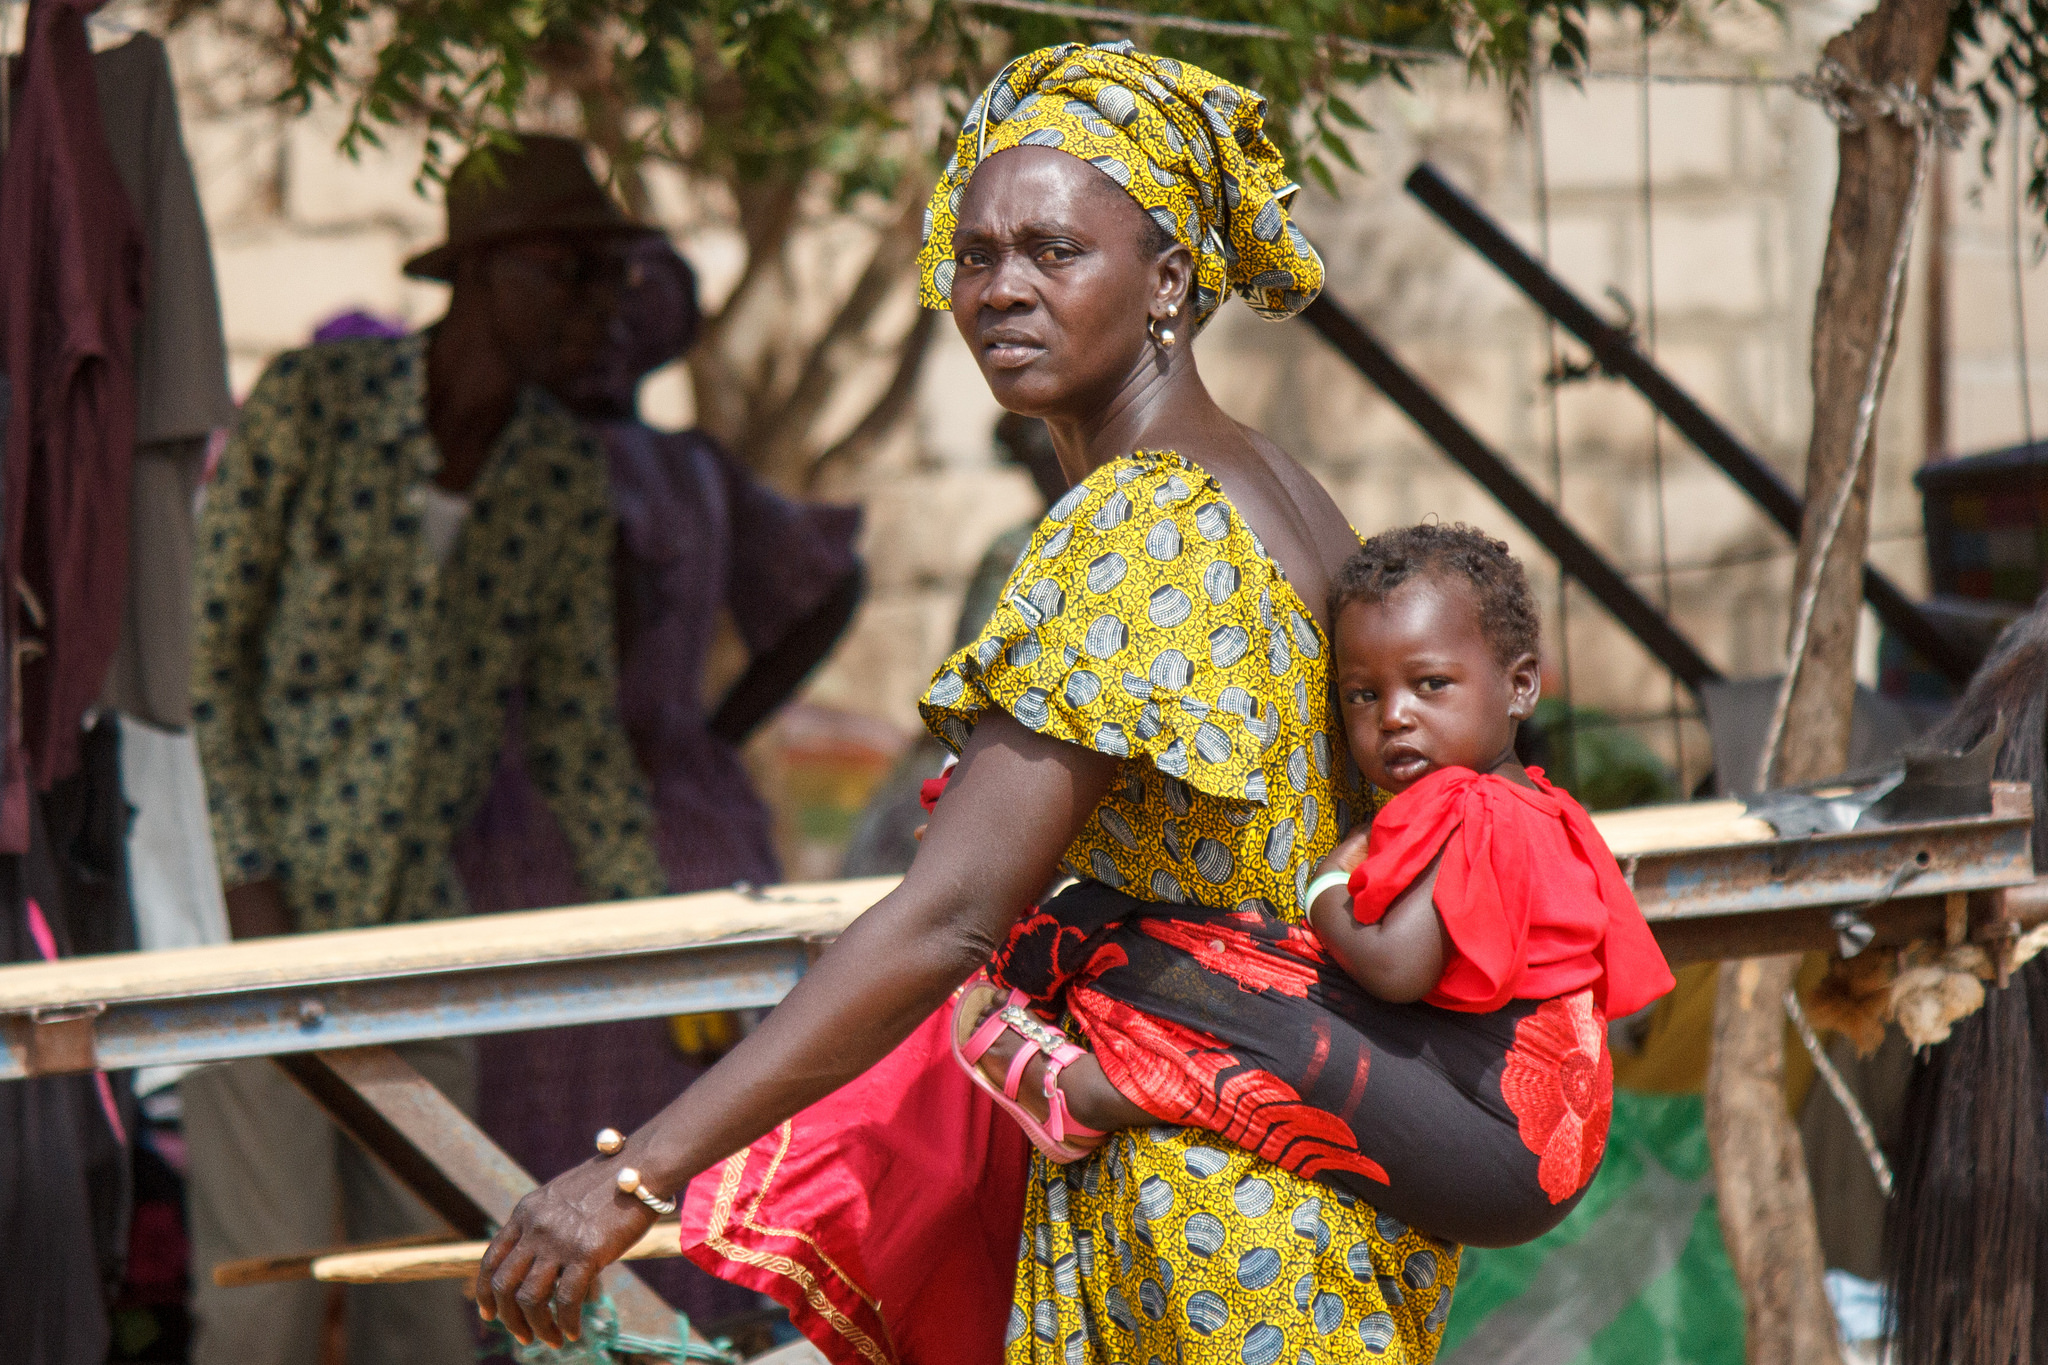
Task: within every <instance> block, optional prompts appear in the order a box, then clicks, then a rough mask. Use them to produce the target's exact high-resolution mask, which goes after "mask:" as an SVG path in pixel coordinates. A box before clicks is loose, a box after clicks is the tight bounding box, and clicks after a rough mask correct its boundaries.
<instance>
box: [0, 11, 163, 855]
mask: <svg viewBox="0 0 2048 1365" xmlns="http://www.w3.org/2000/svg"><path fill="white" fill-rule="evenodd" d="M103 2H104V0H32V3H31V4H30V5H29V15H28V39H27V43H26V46H25V47H24V48H23V53H22V60H21V67H20V70H21V83H20V88H19V94H18V95H17V97H16V101H15V112H14V119H13V130H12V140H11V141H10V142H9V144H8V148H7V155H6V159H5V161H4V163H0V328H4V352H0V354H4V360H5V366H6V370H7V373H8V375H9V376H10V377H11V379H12V381H13V385H12V386H13V404H12V410H11V411H10V413H9V414H8V421H7V433H6V435H7V443H6V464H5V484H4V501H5V517H6V532H5V535H6V539H5V545H4V553H0V562H4V570H5V577H4V579H0V583H4V584H5V586H6V587H7V588H8V589H10V590H9V591H6V592H5V593H4V595H0V600H4V606H0V631H4V639H5V644H6V649H7V657H8V660H9V662H10V665H11V666H9V667H7V668H4V669H0V679H4V682H5V684H6V686H7V705H6V718H7V733H6V746H5V748H6V759H5V772H4V783H5V786H4V791H0V852H9V853H18V852H22V851H25V850H26V849H27V847H28V839H29V835H28V792H29V785H30V783H31V782H33V784H34V786H35V787H36V788H37V789H47V788H48V787H49V786H50V784H51V783H52V782H54V781H55V780H56V779H58V778H60V777H62V776H64V775H65V774H67V773H69V772H71V771H72V770H73V769H75V768H76V767H77V766H78V757H79V732H80V721H81V719H82V718H83V716H84V715H85V712H86V709H87V708H88V707H90V706H91V705H92V704H93V702H94V700H95V699H96V698H97V697H98V696H99V693H100V689H101V687H102V686H103V685H104V684H105V682H106V677H107V669H108V667H109V665H110V664H111V663H112V661H113V656H114V649H115V647H116V645H117V644H118V643H119V640H120V631H121V604H122V599H123V596H124V595H125V592H126V589H127V581H128V497H129V481H130V476H131V473H132V469H133V459H134V447H135V420H136V417H135V356H134V345H135V327H136V323H137V321H138V319H139V318H140V316H141V312H142V293H143V279H144V274H143V270H144V265H145V261H144V246H143V236H142V227H141V224H140V222H139V221H138V220H137V218H136V215H135V211H134V208H133V206H132V205H130V203H129V202H128V195H127V192H126V191H125V190H123V189H122V187H121V182H120V179H119V177H118V175H117V173H116V172H115V169H114V164H113V161H112V159H111V158H110V157H109V155H108V153H107V142H106V133H105V129H104V127H103V125H102V123H101V119H100V107H99V97H98V93H97V90H96V88H95V85H94V80H93V69H92V49H91V46H90V44H89V43H88V42H87V41H86V36H85V16H86V15H87V14H89V13H91V12H92V11H93V10H95V9H98V8H99V6H100V4H102V3H103Z"/></svg>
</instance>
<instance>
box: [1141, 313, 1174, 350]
mask: <svg viewBox="0 0 2048 1365" xmlns="http://www.w3.org/2000/svg"><path fill="white" fill-rule="evenodd" d="M1145 330H1146V331H1147V332H1149V333H1150V334H1151V336H1152V340H1153V341H1155V342H1157V343H1158V344H1159V346H1160V347H1161V348H1162V349H1165V350H1172V349H1173V344H1174V342H1175V341H1176V340H1178V338H1177V337H1175V336H1174V334H1173V329H1172V328H1171V327H1161V326H1160V325H1159V319H1158V318H1153V319H1151V320H1150V321H1149V322H1147V323H1146V324H1145Z"/></svg>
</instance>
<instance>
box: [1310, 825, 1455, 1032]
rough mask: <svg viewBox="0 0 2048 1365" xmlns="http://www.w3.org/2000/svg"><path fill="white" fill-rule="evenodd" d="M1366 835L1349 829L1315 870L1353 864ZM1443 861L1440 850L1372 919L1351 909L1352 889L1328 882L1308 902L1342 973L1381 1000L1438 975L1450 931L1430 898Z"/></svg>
mask: <svg viewBox="0 0 2048 1365" xmlns="http://www.w3.org/2000/svg"><path fill="white" fill-rule="evenodd" d="M1365 839H1366V830H1365V829H1359V830H1355V831H1353V832H1352V834H1351V835H1350V836H1349V837H1347V838H1346V839H1345V840H1344V842H1342V843H1340V844H1338V845H1337V847H1336V848H1334V849H1332V850H1330V853H1329V856H1327V857H1325V858H1324V859H1323V861H1322V862H1321V863H1319V864H1317V866H1316V873H1315V875H1316V876H1321V875H1322V874H1324V873H1326V872H1348V871H1350V870H1351V869H1352V868H1354V867H1356V866H1357V865H1358V864H1359V863H1360V862H1361V861H1363V860H1364V858H1365ZM1442 861H1443V854H1442V852H1441V851H1439V852H1438V854H1437V856H1436V857H1434V858H1432V859H1430V860H1429V866H1428V867H1426V868H1424V869H1423V870H1422V875H1421V876H1419V877H1417V878H1416V879H1415V880H1414V881H1413V882H1412V883H1410V884H1409V886H1408V889H1407V890H1406V891H1403V892H1402V893H1401V894H1400V895H1399V896H1396V897H1395V898H1394V903H1393V904H1392V905H1390V906H1388V907H1387V913H1386V914H1384V915H1382V916H1381V917H1380V919H1379V922H1378V923H1376V924H1360V923H1359V922H1358V917H1357V916H1356V915H1354V914H1353V913H1352V910H1351V892H1350V891H1349V890H1348V889H1346V888H1345V887H1342V886H1332V887H1330V888H1329V889H1328V890H1326V891H1324V892H1323V893H1322V894H1321V895H1320V896H1317V897H1316V900H1315V904H1314V905H1311V906H1310V907H1309V911H1308V922H1309V927H1310V928H1312V929H1314V930H1315V931H1316V936H1317V937H1318V938H1320V939H1322V941H1323V946H1324V947H1326V948H1328V949H1329V950H1330V956H1331V957H1332V958H1334V959H1335V960H1336V963H1337V965H1338V966H1339V967H1341V968H1343V969H1344V973H1345V975H1347V976H1349V977H1350V978H1351V979H1352V980H1353V981H1356V982H1357V983H1358V984H1359V985H1361V986H1363V987H1365V989H1366V990H1367V991H1368V992H1369V993H1371V994H1372V995H1375V996H1377V997H1379V998H1380V999H1381V1000H1386V1001H1390V1002H1392V1003H1394V1004H1397V1005H1405V1004H1407V1003H1409V1002H1410V1001H1414V1000H1420V999H1421V998H1422V997H1423V996H1425V995H1427V994H1429V992H1430V991H1431V990H1432V989H1434V988H1435V986H1436V983H1437V982H1438V981H1439V980H1440V979H1441V978H1442V977H1443V974H1444V963H1445V962H1446V961H1448V960H1449V956H1450V947H1451V943H1450V934H1449V932H1448V931H1446V930H1445V928H1444V922H1443V920H1442V919H1441V918H1440V917H1439V916H1438V915H1437V912H1436V906H1435V905H1434V904H1433V903H1432V901H1431V899H1430V897H1431V893H1432V892H1433V891H1435V889H1436V871H1437V865H1438V864H1439V863H1441V862H1442Z"/></svg>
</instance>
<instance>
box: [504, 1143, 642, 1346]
mask: <svg viewBox="0 0 2048 1365" xmlns="http://www.w3.org/2000/svg"><path fill="white" fill-rule="evenodd" d="M628 1164H630V1163H629V1161H628V1160H627V1158H626V1157H625V1156H624V1155H623V1154H622V1155H620V1156H617V1157H611V1158H607V1159H606V1160H604V1161H586V1162H584V1163H583V1164H582V1165H581V1166H578V1167H576V1168H575V1169H574V1170H571V1171H567V1172H564V1173H563V1174H561V1175H559V1176H557V1177H555V1178H554V1179H553V1180H550V1181H549V1182H548V1183H547V1184H545V1185H543V1186H541V1187H540V1188H539V1189H537V1190H535V1191H534V1192H533V1193H531V1194H529V1195H527V1196H526V1198H524V1199H522V1200H520V1201H519V1206H518V1207H517V1208H515V1209H513V1210H512V1217H511V1218H510V1219H508V1220H506V1223H505V1226H504V1227H503V1228H501V1229H499V1231H498V1235H497V1236H496V1237H495V1238H493V1239H492V1240H491V1245H490V1249H489V1250H488V1251H486V1252H485V1253H484V1261H483V1265H482V1266H481V1267H480V1268H479V1269H478V1270H477V1274H476V1310H477V1312H478V1313H479V1314H481V1315H482V1316H483V1319H484V1321H486V1322H489V1321H491V1320H492V1319H493V1318H495V1319H497V1320H498V1321H500V1322H502V1323H504V1324H505V1328H506V1330H507V1331H509V1332H511V1333H512V1335H513V1336H514V1337H515V1338H517V1339H518V1341H519V1342H520V1344H521V1345H526V1344H529V1343H531V1342H532V1341H533V1339H534V1338H535V1337H538V1338H540V1339H541V1340H542V1341H544V1342H546V1343H547V1344H548V1345H550V1346H555V1347H559V1346H561V1345H562V1343H563V1341H564V1339H567V1340H569V1341H574V1340H575V1339H576V1338H577V1337H578V1336H580V1335H581V1334H582V1331H583V1300H584V1298H585V1297H586V1296H588V1294H589V1293H590V1288H591V1286H592V1285H593V1284H595V1283H596V1282H597V1274H598V1272H599V1271H601V1270H603V1269H604V1268H605V1267H606V1266H608V1265H610V1264H611V1263H612V1262H613V1261H616V1260H618V1259H619V1257H620V1256H622V1255H624V1254H625V1252H626V1249H627V1248H628V1247H630V1246H632V1245H633V1243H635V1242H637V1241H639V1240H640V1237H641V1235H642V1234H643V1233H645V1232H646V1231H647V1229H648V1227H649V1225H650V1224H652V1223H653V1222H654V1214H653V1212H652V1211H651V1210H649V1209H648V1208H647V1206H646V1205H644V1204H642V1203H641V1202H640V1201H639V1200H638V1199H635V1198H634V1197H633V1196H632V1195H629V1194H622V1193H620V1191H619V1183H618V1176H619V1171H620V1170H621V1169H623V1168H624V1167H625V1166H626V1165H628Z"/></svg>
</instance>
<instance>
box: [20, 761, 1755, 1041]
mask: <svg viewBox="0 0 2048 1365" xmlns="http://www.w3.org/2000/svg"><path fill="white" fill-rule="evenodd" d="M1594 823H1595V825H1597V826H1598V827H1599V828H1600V830H1601V834H1602V837H1603V838H1605V839H1606V840H1607V841H1608V844H1609V846H1610V847H1611V848H1613V850H1614V852H1615V855H1616V856H1617V857H1628V856H1631V855H1632V854H1635V853H1639V852H1642V851H1645V850H1647V849H1650V848H1653V847H1654V848H1662V849H1669V848H1693V847H1705V846H1710V845H1715V844H1728V843H1750V842H1756V841H1757V840H1758V839H1761V838H1769V837H1770V831H1769V826H1767V825H1764V824H1763V822H1761V821H1757V820H1751V819H1748V818H1746V817H1743V816H1742V815H1741V803H1739V802H1732V801H1711V802H1692V803H1688V804H1684V805H1674V806H1654V807H1646V808H1642V809H1637V810H1631V811H1620V812H1613V813H1608V814H1601V815H1597V816H1595V817H1594ZM900 880H901V879H900V878H897V877H866V878H860V879H856V880H850V881H837V882H816V883H797V884H792V885H788V886H778V887H774V888H771V889H769V890H767V891H764V892H741V891H704V892H697V893H694V894H691V895H686V896H662V897H656V898H653V899H649V900H638V901H618V902H608V903H603V904H598V905H585V906H570V907H566V908H563V909H559V910H529V911H520V912H516V913H511V914H500V915H473V916H468V917H465V918H460V919H448V920H433V921H429V922H426V923H421V924H398V925H381V926H376V927H371V928H363V929H345V930H338V931H334V932H330V933H322V934H291V935H286V936H283V937H279V938H271V939H254V940H248V941H245V942H240V943H225V944H217V945H212V946H208V947H201V948H175V949H169V950H166V951H163V952H154V953H114V954H108V955H105V956H100V957H77V958H67V959H66V960H64V961H62V962H51V963H34V964H26V965H20V966H10V967H7V968H6V969H4V970H0V1014H15V1013H27V1012H29V1011H31V1010H38V1009H51V1008H55V1007H60V1006H63V1005H68V1004H73V1003H77V1002H81V1001H96V1002H101V1003H104V1004H109V1005H112V1004H117V1003H119V1002H121V1001H123V1000H140V999H152V998H155V999H161V998H164V997H169V996H180V995H212V994H221V993H226V992H230V991H237V990H247V989H256V988H263V987H292V986H301V985H303V986H318V985H322V984H327V983H332V982H341V981H355V980H361V979H364V978H367V977H377V976H385V977H389V976H410V975H424V974H429V973H433V972H442V971H454V970H462V969H477V968H484V969H488V968H491V967H499V966H508V965H514V964H521V963H530V962H572V961H574V960H576V959H577V958H580V957H598V956H613V955H619V954H628V953H633V952H636V951H659V950H664V949H674V948H676V947H679V946H685V945H691V944H710V943H716V942H719V941H721V940H731V939H744V938H749V937H758V936H771V937H778V938H807V937H813V936H818V935H831V934H836V933H838V932H839V931H840V930H842V929H844V928H845V927H846V926H847V925H848V924H850V923H852V922H853V920H854V919H855V918H856V917H857V916H858V915H859V914H860V913H861V911H863V910H866V909H867V908H868V907H869V906H871V905H873V904H874V903H875V902H876V901H879V900H880V899H881V898H882V897H883V896H885V895H887V894H888V893H889V892H890V891H891V890H893V889H894V888H895V887H896V885H897V883H898V882H899V881H900Z"/></svg>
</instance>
